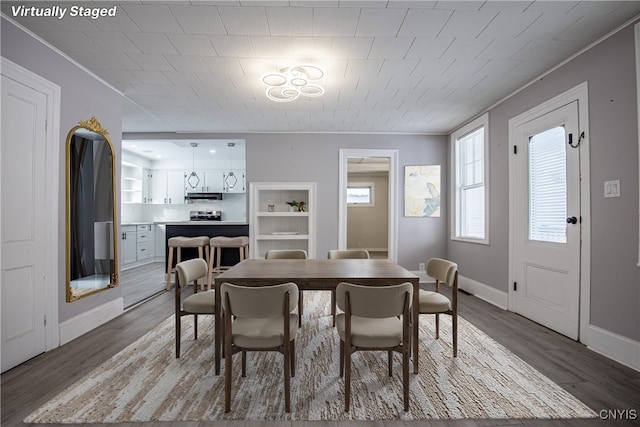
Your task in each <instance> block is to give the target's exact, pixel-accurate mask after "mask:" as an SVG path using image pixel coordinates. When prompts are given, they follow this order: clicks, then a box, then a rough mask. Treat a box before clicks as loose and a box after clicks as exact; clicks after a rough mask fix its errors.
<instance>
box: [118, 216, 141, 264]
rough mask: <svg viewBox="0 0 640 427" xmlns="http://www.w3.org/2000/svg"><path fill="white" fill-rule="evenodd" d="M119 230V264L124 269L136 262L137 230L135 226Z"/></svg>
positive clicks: (125, 226) (123, 227) (126, 226)
mask: <svg viewBox="0 0 640 427" xmlns="http://www.w3.org/2000/svg"><path fill="white" fill-rule="evenodd" d="M120 230H121V231H120V263H121V264H122V267H125V266H127V265H130V264H135V262H136V260H137V255H138V254H137V251H138V248H137V230H136V226H135V225H123V226H122V228H121V229H120Z"/></svg>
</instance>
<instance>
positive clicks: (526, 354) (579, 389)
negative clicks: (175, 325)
mask: <svg viewBox="0 0 640 427" xmlns="http://www.w3.org/2000/svg"><path fill="white" fill-rule="evenodd" d="M459 301H460V312H461V315H462V316H463V317H464V318H465V319H467V320H468V321H470V322H471V323H473V324H474V325H476V326H477V327H478V328H480V329H481V330H483V331H484V332H485V333H487V334H488V335H490V336H491V337H493V338H494V339H495V340H497V341H498V342H500V343H501V344H502V345H504V346H505V347H507V348H508V349H510V350H511V351H513V352H514V353H515V354H517V355H518V356H520V357H521V358H522V359H523V360H525V361H526V362H528V363H529V364H530V365H532V366H533V367H535V368H537V369H538V370H539V371H541V372H542V373H544V374H545V375H547V376H548V377H549V378H550V379H551V380H553V381H555V382H556V383H558V384H560V385H561V386H562V387H563V388H565V389H566V390H567V391H569V392H570V393H572V394H573V395H574V396H576V397H577V398H579V399H580V400H581V401H582V402H584V403H585V404H587V405H588V406H590V407H591V408H592V409H593V410H595V411H596V412H598V411H600V410H623V411H624V410H627V411H635V414H637V418H636V419H626V420H611V419H608V420H605V419H570V420H566V419H565V420H539V419H534V420H513V419H509V420H421V421H402V420H398V421H392V422H389V421H372V422H366V421H361V422H342V421H340V422H336V421H313V422H311V421H309V422H300V421H293V422H256V421H246V422H242V421H225V422H158V423H124V424H98V425H100V426H109V427H125V426H128V427H149V426H154V427H158V426H163V427H209V426H221V427H223V426H224V427H226V426H230V427H290V426H291V427H293V426H296V427H297V426H302V427H351V426H356V427H403V426H412V427H413V426H415V427H417V426H420V427H444V426H455V427H476V426H477V427H489V426H520V427H523V426H524V427H571V426H575V427H582V426H584V427H592V426H593V427H596V426H598V427H600V426H603V427H604V426H607V427H609V426H616V427H618V426H620V427H622V426H638V425H640V372H637V371H635V370H633V369H630V368H627V367H624V366H622V365H620V364H618V363H615V362H613V361H611V360H609V359H607V358H605V357H603V356H601V355H598V354H596V353H594V352H592V351H590V350H587V349H586V348H585V347H584V346H583V345H582V344H580V343H576V342H574V341H571V340H570V339H568V338H565V337H563V336H561V335H558V334H556V333H554V332H552V331H550V330H548V329H546V328H544V327H542V326H540V325H537V324H536V323H533V322H531V321H529V320H527V319H524V318H522V317H521V316H518V315H516V314H513V313H510V312H506V311H503V310H501V309H499V308H496V307H494V306H492V305H490V304H488V303H486V302H484V301H482V300H480V299H478V298H475V297H473V296H470V295H466V294H463V293H462V294H461V295H460V300H459ZM172 312H173V293H172V292H166V293H162V294H160V295H159V296H158V297H155V298H153V299H151V300H149V301H147V302H145V303H144V304H141V305H139V306H137V307H135V308H133V309H131V310H129V311H127V312H125V313H124V314H123V315H121V316H119V317H118V318H116V319H114V320H112V321H110V322H108V323H106V324H104V325H102V326H100V327H99V328H97V329H95V330H93V331H91V332H89V333H87V334H85V335H83V336H82V337H79V338H77V339H76V340H74V341H72V342H71V343H68V344H66V345H64V346H62V347H59V348H57V349H55V350H52V351H50V352H47V353H44V354H42V355H40V356H38V357H35V358H33V359H31V360H29V361H27V362H25V363H23V364H22V365H20V366H18V367H16V368H14V369H12V370H10V371H8V372H6V373H4V374H2V377H1V399H2V400H1V411H2V415H1V425H2V426H7V427H8V426H26V424H23V423H22V419H23V418H24V417H25V416H27V415H28V414H29V413H31V412H32V411H33V410H35V409H36V408H37V407H39V406H40V405H42V404H44V403H45V402H47V401H48V400H49V399H51V398H52V397H53V396H55V395H56V394H57V393H59V392H60V391H62V390H63V389H64V388H66V387H68V386H69V385H71V384H73V383H74V382H75V381H77V380H79V379H81V378H82V377H83V376H84V375H86V374H87V373H88V372H89V371H91V370H92V369H93V368H95V367H97V366H99V365H100V364H101V363H102V362H103V361H105V360H107V359H108V358H110V357H111V356H113V355H114V354H116V353H117V352H118V351H120V350H121V349H123V348H124V347H126V346H127V345H128V344H130V343H131V342H133V341H134V340H136V339H137V338H139V337H140V336H142V335H143V334H145V333H146V332H148V331H149V330H151V329H152V328H153V327H155V326H156V325H157V324H158V323H160V322H161V321H162V320H164V319H166V318H167V317H168V316H170V315H171V314H172ZM443 339H447V337H443ZM460 351H464V343H463V342H461V343H460ZM36 425H37V424H33V426H36ZM76 425H77V424H76ZM82 425H87V424H82ZM93 425H94V426H95V424H93ZM40 426H44V425H42V424H40ZM46 426H50V427H54V426H57V425H55V424H47V425H46ZM65 426H70V424H65Z"/></svg>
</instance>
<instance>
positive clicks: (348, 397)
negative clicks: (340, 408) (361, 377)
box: [344, 345, 351, 412]
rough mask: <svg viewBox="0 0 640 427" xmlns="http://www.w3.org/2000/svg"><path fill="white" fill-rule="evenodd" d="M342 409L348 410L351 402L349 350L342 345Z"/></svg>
mask: <svg viewBox="0 0 640 427" xmlns="http://www.w3.org/2000/svg"><path fill="white" fill-rule="evenodd" d="M344 364H345V365H346V366H345V369H344V411H345V412H349V405H350V403H351V351H350V349H349V348H347V346H346V345H345V347H344Z"/></svg>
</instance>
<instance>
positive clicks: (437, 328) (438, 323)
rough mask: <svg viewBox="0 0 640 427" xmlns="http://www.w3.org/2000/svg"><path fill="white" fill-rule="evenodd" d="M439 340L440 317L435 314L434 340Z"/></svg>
mask: <svg viewBox="0 0 640 427" xmlns="http://www.w3.org/2000/svg"><path fill="white" fill-rule="evenodd" d="M438 338H440V315H439V314H436V339H438Z"/></svg>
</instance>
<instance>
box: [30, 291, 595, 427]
mask: <svg viewBox="0 0 640 427" xmlns="http://www.w3.org/2000/svg"><path fill="white" fill-rule="evenodd" d="M433 318H434V316H420V338H421V342H420V373H419V374H418V375H414V374H411V375H410V376H411V395H410V398H411V406H410V411H409V412H406V413H405V412H404V411H403V409H402V407H403V405H402V380H401V374H402V369H401V358H400V355H399V354H398V355H396V358H395V359H394V376H393V377H389V376H388V372H387V355H386V353H385V352H358V353H355V354H354V356H353V374H352V390H351V393H352V401H351V402H352V403H351V411H350V412H348V413H345V412H344V381H343V380H342V378H340V376H339V370H338V345H339V340H338V336H337V332H336V331H335V329H334V328H332V327H331V316H330V315H329V292H306V293H305V315H304V316H303V327H302V330H301V331H300V335H299V336H298V339H297V341H296V344H297V362H298V365H297V371H296V377H295V378H294V379H293V380H292V389H291V396H292V408H291V409H292V410H291V414H287V413H285V412H284V392H283V384H282V381H283V370H282V363H283V360H282V355H281V354H279V353H274V352H256V353H249V355H248V357H247V377H245V378H242V377H241V375H240V356H239V355H236V356H235V357H234V361H233V363H234V365H233V373H234V375H233V395H232V410H231V412H230V413H229V414H225V413H224V376H223V375H222V374H223V373H224V363H223V368H222V369H223V372H222V373H221V375H220V376H215V375H214V357H213V321H212V317H211V316H200V318H199V328H198V331H199V335H200V336H199V338H198V340H197V341H194V340H193V324H192V322H191V320H190V319H191V316H189V317H185V318H183V320H184V323H183V337H182V338H183V340H182V356H181V358H180V359H176V358H175V347H174V342H175V338H174V318H173V316H171V317H169V318H168V319H167V320H165V321H164V322H163V323H162V324H160V325H159V326H158V327H156V328H155V329H154V330H152V331H151V332H149V333H148V334H146V335H145V336H143V337H142V338H140V339H139V340H137V341H136V342H134V343H133V344H131V345H130V346H128V347H127V348H126V349H124V350H122V351H121V352H120V353H118V354H117V355H115V356H113V357H112V358H111V359H110V360H108V361H107V362H105V363H104V364H103V365H102V366H100V367H98V368H96V369H95V370H93V371H92V372H91V373H90V374H88V375H87V376H86V377H84V378H83V379H82V380H80V381H78V382H77V383H75V384H73V385H72V386H70V387H69V388H68V389H66V390H65V391H63V392H62V393H60V394H59V395H58V396H56V397H55V398H54V399H52V400H51V401H49V402H48V403H46V404H45V405H43V406H42V407H41V408H39V409H37V410H36V411H35V412H33V413H32V414H30V415H29V416H28V417H27V418H26V419H25V422H27V423H111V422H134V421H192V420H198V421H200V420H210V421H215V420H224V419H247V420H342V419H347V420H348V419H354V420H374V419H378V420H386V419H437V418H440V419H452V418H453V419H461V418H591V417H595V416H596V414H595V412H593V411H592V410H591V409H589V408H588V407H587V406H585V405H584V404H583V403H581V402H580V401H579V400H577V399H576V398H575V397H573V396H572V395H571V394H569V393H568V392H566V391H564V390H563V389H562V388H561V387H560V386H558V385H557V384H555V383H553V382H552V381H551V380H549V379H548V378H546V377H545V376H544V375H542V374H541V373H540V372H538V371H537V370H535V369H533V368H532V367H531V366H529V365H528V364H526V363H525V362H524V361H522V360H521V359H520V358H518V357H517V356H515V355H514V354H513V353H511V352H510V351H508V350H507V349H505V348H504V347H503V346H501V345H500V344H498V343H497V342H495V341H494V340H493V339H491V338H489V337H488V336H487V335H486V334H484V333H483V332H481V331H479V330H478V329H477V328H475V327H474V326H473V325H471V324H470V323H468V322H466V321H465V320H464V319H460V323H459V350H458V357H457V358H453V357H452V351H451V345H450V342H451V334H450V332H451V330H450V329H451V323H450V320H449V319H450V318H449V316H441V329H442V330H441V338H440V339H438V340H435V339H434V332H433V331H434V321H433Z"/></svg>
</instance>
